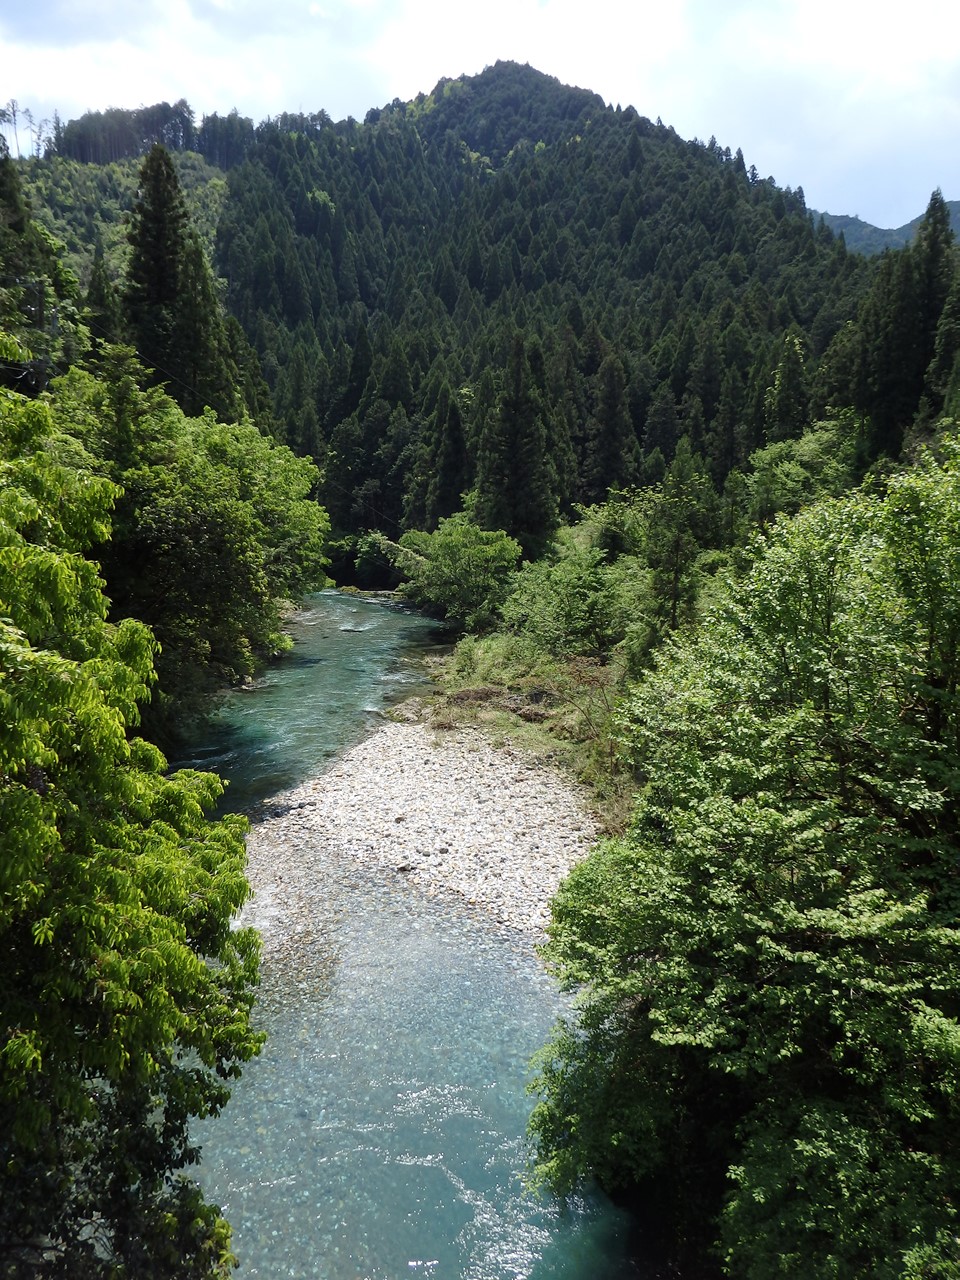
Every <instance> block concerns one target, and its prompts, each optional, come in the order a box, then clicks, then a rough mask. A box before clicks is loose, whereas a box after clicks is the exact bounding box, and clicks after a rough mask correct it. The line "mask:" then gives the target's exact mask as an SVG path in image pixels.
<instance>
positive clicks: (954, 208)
mask: <svg viewBox="0 0 960 1280" xmlns="http://www.w3.org/2000/svg"><path fill="white" fill-rule="evenodd" d="M946 203H947V210H948V211H949V214H950V226H951V228H952V230H953V233H954V235H957V234H960V200H948V201H947V202H946ZM812 212H813V216H814V217H815V218H823V220H824V222H825V223H826V224H827V226H828V227H829V228H830V230H831V231H833V232H834V233H835V234H836V235H840V234H841V233H842V234H843V238H844V240H845V241H846V243H847V248H848V249H851V250H853V252H854V253H867V254H874V253H882V252H883V251H884V249H902V248H903V246H904V245H907V244H909V243H910V241H911V240H912V239H913V238H914V236H915V235H916V234H917V231H918V230H919V228H920V224H921V222H922V221H923V215H922V214H918V215H917V217H916V218H913V219H911V221H910V222H906V223H904V225H903V226H902V227H891V228H889V229H887V228H883V227H875V226H873V225H872V224H871V223H869V222H864V221H863V219H862V218H857V217H851V216H850V215H849V214H837V213H817V212H816V211H815V210H813V211H812Z"/></svg>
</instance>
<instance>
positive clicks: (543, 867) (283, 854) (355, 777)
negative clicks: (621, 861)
mask: <svg viewBox="0 0 960 1280" xmlns="http://www.w3.org/2000/svg"><path fill="white" fill-rule="evenodd" d="M597 834H598V828H597V824H596V822H595V821H594V819H593V817H592V816H591V814H590V811H589V807H588V802H587V797H586V794H585V793H584V792H583V791H581V790H580V789H578V788H577V787H576V786H575V785H574V784H573V783H572V782H571V781H570V780H569V779H566V778H564V777H563V776H562V775H561V774H559V773H557V772H556V771H554V770H552V769H550V768H548V767H546V766H545V765H543V764H540V763H538V762H536V761H535V760H533V759H531V758H530V757H529V756H528V755H526V754H524V753H523V752H521V751H519V750H517V749H515V748H512V747H509V746H504V747H499V746H494V745H493V744H492V743H491V742H490V741H489V739H488V738H486V737H485V736H484V735H483V733H481V732H480V731H479V730H476V729H470V728H461V729H457V730H453V731H437V730H434V729H432V728H430V727H429V726H428V725H426V724H423V723H413V724H407V723H389V724H386V725H384V726H383V727H382V728H380V729H378V730H377V731H376V732H375V733H374V734H372V735H371V736H370V737H369V738H367V739H365V740H364V741H363V742H361V743H360V744H359V745H358V746H356V747H354V748H353V749H352V750H350V751H348V752H347V753H346V754H345V755H343V756H341V757H340V758H339V759H338V760H337V761H336V763H335V764H334V765H332V766H331V768H329V769H328V770H327V771H326V772H324V773H322V774H320V775H319V776H318V777H316V778H315V779H313V780H311V781H310V782H307V783H305V784H303V785H302V786H300V787H297V788H294V789H293V790H291V791H288V792H285V793H284V794H282V795H280V796H277V797H276V798H275V799H274V800H273V801H272V802H271V804H270V806H269V808H268V809H267V811H266V814H265V816H264V817H263V818H262V819H260V820H258V821H257V822H255V824H254V826H253V828H252V830H251V832H250V836H249V838H248V848H249V867H248V874H249V877H250V881H251V884H252V886H253V889H254V903H253V906H252V910H251V912H250V915H251V918H252V919H253V921H254V922H255V923H258V924H260V925H261V927H263V926H264V925H265V924H268V923H269V921H270V919H271V918H274V919H277V921H278V923H279V922H280V920H281V919H283V920H286V921H291V922H296V921H297V920H298V918H299V919H302V918H303V917H304V915H306V914H308V913H309V912H310V901H311V898H312V897H314V895H315V894H316V892H317V890H318V888H322V886H320V885H318V878H319V879H322V876H323V874H324V868H325V867H331V866H337V867H338V868H340V869H341V870H342V869H343V867H344V865H345V864H346V865H347V866H348V867H349V868H352V869H354V870H355V871H356V872H357V873H360V874H363V875H369V874H375V875H377V876H378V877H379V878H382V877H385V876H396V877H402V878H403V880H404V881H406V882H408V883H412V884H415V885H416V886H418V887H419V888H420V889H421V890H422V891H424V892H425V893H427V894H430V895H436V894H444V895H449V896H450V897H451V898H452V899H456V900H458V901H459V902H460V903H462V904H464V905H466V906H467V907H468V908H470V909H471V910H472V911H475V912H481V913H483V914H484V915H485V916H487V917H488V918H489V919H490V921H491V923H493V924H494V925H495V926H497V927H499V928H506V929H510V930H514V931H517V932H519V933H520V934H523V935H526V936H529V937H530V939H531V941H539V940H540V939H541V938H542V936H543V930H544V928H545V925H546V923H547V919H548V915H549V912H548V904H549V900H550V898H551V896H552V895H553V893H554V891H555V889H556V888H557V886H558V885H559V883H560V881H561V880H562V879H563V877H564V876H565V875H566V873H567V872H568V871H569V870H570V868H571V867H572V866H573V865H574V863H576V862H577V861H579V859H581V858H582V857H583V856H584V855H585V853H586V852H587V850H588V849H589V847H590V845H591V843H592V842H593V841H594V839H595V838H596V836H597ZM268 932H269V930H268ZM268 945H269V940H268Z"/></svg>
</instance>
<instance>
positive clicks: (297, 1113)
mask: <svg viewBox="0 0 960 1280" xmlns="http://www.w3.org/2000/svg"><path fill="white" fill-rule="evenodd" d="M291 631H292V635H293V638H294V648H293V650H292V651H291V653H289V654H287V655H285V656H284V657H283V658H282V659H280V660H279V661H278V662H277V663H276V664H275V665H274V666H273V667H272V668H271V670H270V671H269V672H268V673H267V674H266V676H265V677H264V678H263V679H262V680H261V681H260V682H259V683H258V684H257V685H256V686H255V687H254V688H253V689H250V690H247V691H244V692H241V693H237V694H236V695H234V696H232V697H231V698H230V699H229V701H228V703H227V705H226V706H225V707H224V710H223V712H222V713H221V715H220V717H219V718H218V721H217V724H216V726H215V729H214V732H213V735H212V736H211V737H210V738H209V739H208V740H206V741H205V742H204V743H202V744H198V746H197V749H196V751H195V753H194V756H193V758H192V759H191V760H190V761H189V762H185V763H191V764H194V765H198V766H201V767H208V768H216V769H217V770H218V771H220V772H221V773H222V774H223V776H225V777H226V778H227V779H228V781H229V783H230V786H229V789H228V795H229V798H230V806H231V807H232V808H235V809H241V810H245V809H254V808H255V807H256V806H257V805H263V804H266V805H267V806H269V804H270V800H271V797H272V796H274V795H275V794H276V793H277V792H278V791H280V790H282V789H283V788H285V787H290V786H293V785H295V784H297V783H299V782H302V781H304V780H305V779H306V778H309V777H313V776H316V775H317V774H318V773H320V772H321V771H322V769H323V767H324V764H325V762H328V761H329V760H330V759H332V758H333V757H334V756H336V755H337V754H339V753H340V752H342V751H343V750H344V749H345V748H347V747H348V746H350V745H352V744H353V743H354V742H355V741H357V740H358V739H359V738H360V737H362V736H363V735H364V734H365V733H366V732H368V731H369V730H370V729H371V728H372V727H373V726H374V725H375V724H376V723H377V722H378V721H379V719H380V717H381V716H382V714H383V712H384V711H385V709H386V708H387V707H388V706H389V705H390V704H391V703H393V702H396V701H397V700H398V699H400V698H402V697H404V696H407V695H409V694H411V693H414V692H417V691H418V689H420V688H421V687H422V686H423V684H424V675H423V668H422V657H423V654H424V652H425V650H426V649H428V648H429V647H430V645H431V644H432V643H434V637H433V634H432V628H431V624H430V623H429V622H427V621H426V620H425V619H423V618H422V617H420V616H418V615H417V614H415V613H412V612H409V611H406V610H403V609H401V608H398V607H397V606H396V605H394V604H392V603H390V602H387V601H379V600H366V599H359V598H354V597H350V596H345V595H340V594H338V593H335V592H324V593H322V594H321V595H319V596H316V597H313V598H311V599H310V600H309V601H308V602H307V603H306V605H305V607H304V608H303V609H302V610H301V611H300V612H299V613H298V614H297V615H296V616H295V617H294V618H293V619H292V622H291ZM316 874H317V875H318V876H321V877H323V888H324V893H323V899H322V900H323V908H322V911H321V912H320V918H318V919H316V920H314V921H311V927H309V928H307V929H305V930H304V931H303V932H302V934H298V936H297V937H296V939H295V941H294V945H284V946H282V947H279V948H277V947H271V946H267V947H266V949H265V957H264V965H263V980H262V986H261V990H260V994H259V996H258V1001H257V1006H256V1019H257V1023H258V1025H259V1026H260V1027H261V1028H263V1029H264V1030H266V1031H267V1033H268V1036H269V1039H268V1042H267V1045H266V1048H265V1050H264V1052H263V1054H262V1055H261V1056H260V1058H259V1059H256V1060H255V1061H254V1062H252V1063H250V1064H249V1065H248V1067H247V1069H246V1071H245V1073H244V1076H243V1078H242V1080H241V1081H240V1082H239V1083H238V1085H237V1086H236V1087H235V1089H234V1095H233V1097H232V1099H231V1101H230V1104H229V1106H228V1107H227V1109H226V1111H225V1112H224V1114H223V1115H222V1116H221V1117H219V1118H218V1119H217V1120H215V1121H210V1122H206V1123H205V1124H203V1125H201V1126H199V1129H198V1137H199V1138H200V1140H201V1142H202V1144H203V1161H202V1164H201V1167H200V1179H201V1182H202V1183H203V1185H204V1188H205V1191H206V1193H207V1195H208V1198H209V1199H211V1200H213V1201H215V1202H217V1203H219V1204H220V1205H221V1206H222V1208H223V1211H224V1213H225V1215H226V1216H227V1218H228V1219H229V1220H230V1221H231V1223H232V1224H233V1228H234V1247H235V1249H236V1251H237V1253H238V1255H239V1257H240V1260H241V1266H240V1269H239V1271H238V1272H237V1275H238V1276H239V1277H241V1280H248V1278H250V1277H255V1276H256V1277H270V1278H271V1280H274V1278H275V1277H295V1278H302V1280H308V1278H309V1280H318V1278H319V1280H399V1277H402V1276H403V1277H434V1278H436V1280H528V1278H530V1280H534V1278H536V1280H547V1278H550V1280H553V1278H554V1277H556V1278H557V1280H620V1278H622V1277H638V1276H641V1275H642V1274H643V1273H642V1272H641V1270H640V1269H639V1268H638V1266H637V1264H636V1263H635V1262H632V1261H631V1260H630V1243H631V1241H630V1222H629V1219H628V1218H627V1217H626V1215H624V1214H622V1213H621V1212H620V1211H619V1210H617V1209H616V1208H615V1207H614V1206H613V1205H611V1204H610V1203H609V1201H607V1200H606V1199H605V1198H604V1197H602V1196H600V1195H595V1196H592V1197H587V1198H583V1199H579V1200H577V1201H575V1202H573V1203H570V1204H564V1205H561V1204H559V1203H557V1202H554V1201H553V1200H552V1199H550V1198H538V1197H536V1196H535V1195H533V1194H532V1193H531V1192H529V1191H528V1190H526V1189H525V1186H524V1183H523V1181H522V1178H523V1174H524V1170H525V1162H526V1149H525V1145H524V1132H525V1125H526V1118H527V1116H528V1114H529V1109H530V1105H531V1102H530V1098H529V1097H528V1095H527V1093H526V1087H525V1086H526V1080H527V1062H528V1060H529V1057H530V1055H531V1054H532V1053H533V1052H534V1051H535V1050H536V1049H537V1048H538V1047H539V1045H540V1044H542V1042H543V1041H544V1039H545V1037H546V1035H547V1033H548V1031H549V1029H550V1026H551V1024H552V1022H553V1020H554V1018H555V1017H556V1015H557V1013H558V1012H559V1011H560V1010H561V1008H562V1000H561V997H560V996H559V994H558V992H557V991H556V989H555V986H554V984H553V983H552V981H551V980H550V979H549V978H548V976H547V975H546V974H545V973H544V972H543V970H542V968H541V966H540V964H539V963H538V961H537V959H536V957H535V956H534V955H533V954H532V953H531V952H530V950H529V948H528V947H521V946H519V945H518V944H517V942H516V939H515V938H513V937H512V936H511V935H509V934H504V933H497V932H496V931H495V930H493V929H491V928H488V927H485V926H484V925H482V924H481V923H478V922H477V921H476V920H475V919H471V918H468V917H467V916H466V915H462V914H460V913H459V912H458V911H457V910H456V909H454V908H452V907H450V906H449V905H440V904H438V902H437V901H436V900H435V899H430V898H427V897H425V896H422V895H419V894H418V893H417V892H416V891H414V890H413V889H410V888H404V887H401V888H398V887H397V885H396V882H395V881H391V883H390V884H389V885H387V884H384V883H381V882H380V881H379V880H378V878H377V877H375V876H369V875H368V876H364V875H360V874H359V873H357V874H352V873H349V872H344V871H343V870H342V869H337V868H335V867H327V866H318V867H317V869H316ZM252 919H253V921H254V923H259V924H261V927H262V928H264V930H265V931H266V930H268V929H269V928H270V921H269V919H267V918H266V917H264V918H263V920H262V921H258V919H257V916H256V904H255V905H254V911H253V916H252ZM284 941H285V942H287V941H289V940H286V939H285V940H284Z"/></svg>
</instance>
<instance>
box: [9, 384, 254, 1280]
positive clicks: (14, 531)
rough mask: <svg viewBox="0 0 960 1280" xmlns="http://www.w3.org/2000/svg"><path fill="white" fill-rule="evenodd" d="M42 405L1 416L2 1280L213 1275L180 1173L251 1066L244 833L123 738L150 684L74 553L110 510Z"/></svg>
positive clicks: (136, 639)
mask: <svg viewBox="0 0 960 1280" xmlns="http://www.w3.org/2000/svg"><path fill="white" fill-rule="evenodd" d="M89 462H90V459H89V456H86V455H84V452H83V450H82V449H81V448H80V447H79V446H78V444H77V442H76V441H75V440H72V439H70V438H69V437H67V436H65V435H64V434H63V433H62V430H61V428H60V426H59V424H58V422H57V420H56V418H55V416H54V414H53V412H52V410H51V408H50V406H49V405H47V404H45V403H39V402H31V401H27V400H25V399H23V398H22V397H20V396H15V395H10V394H9V393H5V394H4V398H3V399H2V400H0V956H2V964H0V1270H2V1271H3V1274H4V1275H5V1276H10V1277H27V1276H30V1277H42V1276H71V1277H73V1276H78V1277H96V1278H97V1280H100V1278H101V1277H102V1278H103V1280H107V1278H108V1277H109V1280H122V1278H123V1277H130V1278H131V1280H133V1278H136V1280H142V1278H143V1277H147V1278H150V1277H158V1278H159V1277H172V1276H178V1277H181V1276H182V1277H186V1276H190V1277H196V1278H197V1280H200V1278H201V1277H204V1278H206V1277H214V1276H225V1275H227V1274H228V1273H229V1270H230V1263H231V1257H230V1251H229V1243H230V1233H229V1228H228V1226H227V1224H226V1223H225V1222H224V1221H223V1220H222V1219H221V1218H220V1217H219V1214H218V1212H217V1210H216V1209H215V1208H213V1207H211V1206H207V1205H205V1204H204V1202H203V1199H202V1196H201V1194H200V1192H199V1190H198V1189H197V1187H196V1186H195V1184H194V1183H193V1182H192V1181H190V1180H189V1179H188V1178H186V1177H184V1176H183V1174H182V1173H181V1170H183V1169H184V1168H185V1167H186V1166H188V1165H189V1164H191V1163H192V1162H194V1161H195V1159H196V1154H197V1153H196V1150H195V1148H194V1147H193V1146H192V1145H191V1143H190V1141H189V1135H188V1123H189V1121H190V1118H191V1117H192V1116H196V1115H209V1114H214V1113H216V1112H217V1111H219V1109H220V1108H221V1107H222V1106H223V1105H224V1103H225V1102H226V1100H227V1098H228V1096H229V1081H230V1080H231V1079H233V1078H235V1077H236V1076H237V1075H238V1074H239V1071H240V1067H241V1064H242V1063H243V1062H245V1061H247V1060H248V1059H249V1058H250V1057H251V1055H253V1054H254V1053H256V1052H257V1050H258V1047H259V1044H260V1038H259V1037H258V1036H257V1035H256V1034H255V1033H254V1031H253V1030H252V1028H251V1025H250V1009H251V1005H252V1000H253V989H254V984H255V981H256V974H257V954H258V950H257V940H256V935H255V934H254V933H253V932H252V931H251V930H249V929H233V928H231V918H232V916H233V915H234V913H235V912H236V910H237V909H238V908H239V907H240V905H241V904H242V903H243V901H244V899H245V897H246V895H247V892H248V886H247V883H246V880H245V878H244V874H243V869H244V846H243V832H244V823H243V820H242V819H240V818H228V819H225V820H223V821H221V822H218V823H211V822H210V821H209V820H208V819H207V818H206V817H205V816H204V814H205V810H207V809H209V808H210V806H211V805H212V804H213V803H214V801H215V800H216V798H217V796H218V795H219V793H220V791H221V784H220V783H219V781H218V780H217V779H215V778H214V777H213V776H212V775H208V774H199V773H194V772H181V773H175V774H172V775H170V774H168V773H167V768H166V762H165V760H164V759H163V757H162V756H161V755H160V753H159V752H158V751H157V750H156V749H155V748H153V747H151V746H149V745H148V744H146V743H145V742H143V741H141V740H139V739H136V738H131V737H130V736H129V733H130V730H131V728H132V726H134V725H135V724H136V722H137V718H138V704H139V703H140V701H141V700H143V699H144V698H146V697H147V695H148V691H149V688H150V685H151V683H152V681H153V669H152V657H153V653H154V650H155V644H154V640H153V637H152V636H151V634H150V632H149V631H148V630H147V629H146V628H145V627H144V626H143V625H141V624H140V623H139V622H135V621H133V620H126V621H124V622H122V623H120V624H119V625H118V626H113V625H111V624H110V623H108V622H107V621H106V620H105V619H106V601H105V599H104V597H103V594H102V583H101V581H100V579H99V577H98V574H97V567H96V565H94V564H93V563H91V562H90V561H89V560H87V559H85V558H84V556H83V554H82V552H83V550H84V549H85V548H87V547H88V546H90V545H91V543H94V542H97V541H99V540H100V539H102V538H103V537H104V536H105V534H106V533H107V526H108V520H109V514H110V508H111V505H112V503H113V501H114V499H115V497H116V493H117V490H116V488H115V486H114V485H113V484H112V483H110V482H109V481H108V480H106V479H104V478H102V477H98V476H96V475H92V474H91V473H90V471H89V470H88V465H89Z"/></svg>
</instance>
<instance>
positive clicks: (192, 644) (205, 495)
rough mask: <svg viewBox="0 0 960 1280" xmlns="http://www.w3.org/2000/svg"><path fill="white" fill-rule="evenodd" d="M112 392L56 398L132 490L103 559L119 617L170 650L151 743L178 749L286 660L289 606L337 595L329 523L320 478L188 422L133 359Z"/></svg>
mask: <svg viewBox="0 0 960 1280" xmlns="http://www.w3.org/2000/svg"><path fill="white" fill-rule="evenodd" d="M100 372H101V375H102V376H101V378H99V379H98V378H94V377H93V376H92V375H91V374H89V373H85V372H82V371H80V370H77V369H74V370H72V371H71V372H70V373H69V374H68V375H67V376H66V377H65V378H62V379H60V380H58V381H57V382H56V383H55V384H54V388H53V404H54V408H55V411H56V412H57V414H58V415H59V419H60V420H61V421H62V422H63V423H64V424H65V425H66V426H67V427H68V428H69V429H70V430H71V431H72V432H73V433H74V434H75V435H77V436H78V437H79V438H80V439H82V440H83V441H84V443H85V444H86V446H87V448H88V449H89V450H90V452H91V453H92V454H93V455H94V456H95V457H97V458H100V459H102V460H103V461H102V463H101V464H100V465H101V466H102V467H103V469H104V470H106V471H107V472H108V474H109V475H110V478H111V479H112V480H114V481H116V482H117V483H118V484H120V485H121V486H122V488H123V493H122V495H121V496H120V497H119V498H118V500H117V503H116V507H115V514H114V520H113V537H112V539H111V541H110V542H109V544H107V545H106V546H105V547H103V548H102V549H98V551H97V555H98V557H99V559H100V562H101V565H102V569H103V574H104V577H105V578H106V589H107V594H108V596H109V597H110V600H111V617H112V618H114V619H118V618H124V617H135V618H138V619H139V620H141V621H143V622H146V623H147V624H148V625H149V626H150V627H151V629H152V630H153V631H154V634H155V635H156V637H157V639H158V640H159V642H160V645H161V651H160V653H159V654H158V656H157V660H156V664H157V672H158V675H159V679H160V692H159V695H158V697H157V698H155V700H154V703H153V705H152V706H151V707H149V708H147V710H146V713H145V714H146V723H147V726H148V728H149V730H150V733H151V736H160V737H161V739H162V740H163V741H170V740H174V739H175V738H176V736H177V734H178V732H179V731H180V730H181V729H182V727H183V723H184V721H185V720H186V719H189V718H190V717H192V716H195V715H197V714H201V713H203V712H204V711H205V710H207V709H208V706H209V700H210V697H211V696H212V695H213V693H214V692H215V691H216V690H217V689H218V688H220V687H222V686H223V685H225V684H228V683H232V682H235V681H237V680H239V679H241V678H242V677H244V676H246V675H249V674H250V673H251V672H252V671H253V670H254V668H255V665H256V662H257V661H258V660H261V659H263V658H264V657H266V656H267V655H269V654H270V653H273V652H276V651H277V649H278V648H280V647H282V643H283V642H282V639H281V637H280V614H279V607H280V601H282V600H285V599H295V598H297V597H298V596H300V595H301V594H302V593H303V592H304V591H306V590H310V589H312V588H315V587H319V586H322V585H323V584H324V583H325V581H326V577H325V573H324V564H325V562H324V558H323V544H324V541H325V538H326V535H327V531H328V527H329V526H328V521H327V517H326V513H325V512H324V510H323V508H322V507H320V506H319V505H318V504H317V503H316V502H314V501H313V500H312V499H311V497H310V495H311V492H312V489H313V487H314V485H315V483H316V481H317V478H318V474H317V471H316V468H315V467H314V466H313V465H312V463H310V462H309V460H307V459H303V458H296V457H294V455H293V454H292V453H291V452H290V451H289V450H288V449H286V448H285V447H283V446H280V445H276V444H275V443H274V442H273V441H271V440H268V439H266V438H265V437H264V436H262V435H261V434H260V433H259V432H258V431H257V430H256V428H255V427H253V426H252V425H250V424H249V423H240V424H225V423H220V422H217V421H216V419H215V418H214V417H213V415H212V414H210V413H207V414H206V416H204V417H202V418H197V419H189V418H185V417H184V415H183V413H182V412H181V411H180V409H179V408H178V407H177V405H176V404H175V403H174V401H173V400H171V399H169V398H168V397H167V396H166V395H164V394H163V393H162V392H161V391H159V390H158V389H157V388H148V389H146V390H143V389H142V387H141V383H142V382H143V380H144V371H143V370H142V368H141V367H140V366H139V365H138V364H137V362H136V360H135V359H134V358H133V355H132V353H131V352H130V351H129V349H127V348H111V347H107V348H105V349H104V351H103V353H102V358H101V364H100Z"/></svg>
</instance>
